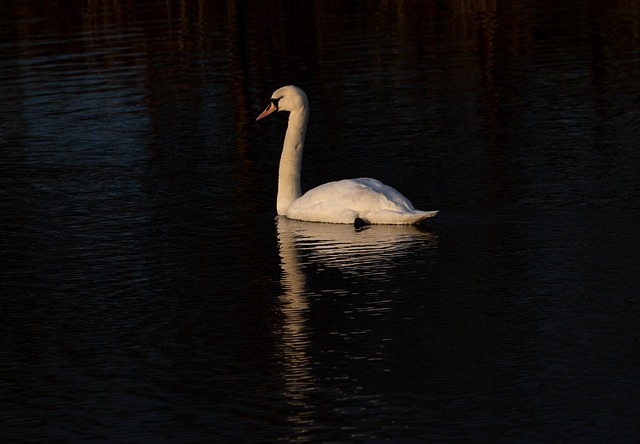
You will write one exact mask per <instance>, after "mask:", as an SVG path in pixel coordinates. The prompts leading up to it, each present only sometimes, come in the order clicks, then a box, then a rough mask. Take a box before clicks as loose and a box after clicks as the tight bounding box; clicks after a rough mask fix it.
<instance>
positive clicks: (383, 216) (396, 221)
mask: <svg viewBox="0 0 640 444" xmlns="http://www.w3.org/2000/svg"><path fill="white" fill-rule="evenodd" d="M436 214H438V212H437V211H420V210H413V211H411V212H403V213H401V212H399V211H377V212H376V213H375V214H369V215H365V216H363V217H362V218H363V220H365V221H368V222H369V223H371V224H391V225H419V224H420V223H422V221H423V220H425V219H429V218H430V217H433V216H435V215H436Z"/></svg>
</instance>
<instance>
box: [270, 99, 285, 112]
mask: <svg viewBox="0 0 640 444" xmlns="http://www.w3.org/2000/svg"><path fill="white" fill-rule="evenodd" d="M280 99H282V97H278V98H277V99H271V100H270V102H271V103H273V106H275V107H276V109H277V108H278V102H279V101H280Z"/></svg>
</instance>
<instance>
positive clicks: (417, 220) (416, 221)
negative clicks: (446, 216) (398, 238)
mask: <svg viewBox="0 0 640 444" xmlns="http://www.w3.org/2000/svg"><path fill="white" fill-rule="evenodd" d="M439 212H440V210H436V211H417V212H416V214H414V215H411V216H412V220H413V221H412V222H410V223H411V224H413V225H420V224H421V223H422V221H424V220H425V219H429V218H431V217H433V216H435V215H436V214H438V213H439Z"/></svg>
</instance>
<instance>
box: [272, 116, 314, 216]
mask: <svg viewBox="0 0 640 444" xmlns="http://www.w3.org/2000/svg"><path fill="white" fill-rule="evenodd" d="M308 120H309V109H308V108H307V107H301V108H299V109H297V110H295V111H292V112H291V113H290V114H289V125H288V126H287V133H286V134H285V136H284V145H283V146H282V156H281V157H280V171H279V175H278V203H277V207H278V214H279V215H283V216H284V215H286V214H287V209H288V208H289V206H290V205H291V203H292V202H293V201H294V200H296V199H297V198H299V197H300V196H302V192H301V191H300V168H301V166H302V150H303V148H304V136H305V134H306V132H307V121H308Z"/></svg>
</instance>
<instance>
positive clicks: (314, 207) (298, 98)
mask: <svg viewBox="0 0 640 444" xmlns="http://www.w3.org/2000/svg"><path fill="white" fill-rule="evenodd" d="M276 111H288V112H289V123H288V125H287V131H286V134H285V136H284V144H283V146H282V155H281V157H280V168H279V173H278V198H277V211H278V215H280V216H286V217H287V218H289V219H296V220H303V221H310V222H330V223H341V224H354V225H355V226H356V227H358V226H363V225H368V224H393V225H411V224H419V223H420V222H422V221H423V220H424V219H427V218H429V217H433V216H435V215H436V214H438V211H420V210H416V209H415V208H414V206H413V205H412V204H411V202H410V201H409V200H408V199H407V198H406V197H404V196H403V195H402V194H400V193H399V192H398V191H397V190H396V189H395V188H392V187H390V186H388V185H385V184H383V183H382V182H380V181H379V180H376V179H370V178H368V177H361V178H358V179H345V180H339V181H336V182H329V183H325V184H323V185H320V186H317V187H316V188H313V189H311V190H309V191H307V192H306V193H305V194H304V195H303V194H302V192H301V189H300V168H301V165H302V150H303V148H304V138H305V134H306V132H307V122H308V121H309V100H308V99H307V95H306V94H305V92H304V91H302V90H301V89H300V88H298V87H297V86H293V85H288V86H283V87H282V88H279V89H277V90H276V91H275V92H274V93H273V94H272V95H271V99H270V101H269V104H268V105H267V107H266V108H265V110H264V111H263V112H262V113H261V114H260V115H259V116H258V117H257V118H256V120H260V119H262V118H264V117H267V116H268V115H269V114H272V113H274V112H276Z"/></svg>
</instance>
